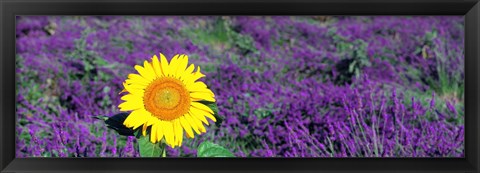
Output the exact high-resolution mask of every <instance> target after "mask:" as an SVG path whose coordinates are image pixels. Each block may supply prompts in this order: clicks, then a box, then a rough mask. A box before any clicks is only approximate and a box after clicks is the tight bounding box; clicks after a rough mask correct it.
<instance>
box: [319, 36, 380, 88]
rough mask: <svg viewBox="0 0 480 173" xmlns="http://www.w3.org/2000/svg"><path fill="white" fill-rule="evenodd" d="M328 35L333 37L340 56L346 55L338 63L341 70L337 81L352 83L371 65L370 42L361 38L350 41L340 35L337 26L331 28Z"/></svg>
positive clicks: (337, 66) (338, 68)
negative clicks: (368, 50) (369, 55)
mask: <svg viewBox="0 0 480 173" xmlns="http://www.w3.org/2000/svg"><path fill="white" fill-rule="evenodd" d="M328 35H329V36H330V37H332V39H333V42H334V44H335V47H336V53H337V54H338V55H340V57H345V58H344V59H342V60H341V61H340V62H338V63H337V65H336V69H337V70H338V71H339V72H340V75H339V76H338V77H337V79H336V83H337V84H344V83H350V82H351V81H352V78H354V77H355V78H359V77H360V75H361V74H362V69H363V68H364V67H368V66H371V62H370V58H369V57H368V56H367V47H368V43H367V42H365V41H364V40H361V39H357V40H354V41H349V39H347V38H345V37H343V36H341V35H338V34H337V33H336V28H331V29H329V31H328Z"/></svg>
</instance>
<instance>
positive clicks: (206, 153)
mask: <svg viewBox="0 0 480 173" xmlns="http://www.w3.org/2000/svg"><path fill="white" fill-rule="evenodd" d="M197 157H235V155H233V154H232V153H231V152H230V151H228V150H227V149H225V148H223V147H222V146H220V145H217V144H214V143H212V142H209V141H205V142H203V143H202V144H200V146H198V149H197Z"/></svg>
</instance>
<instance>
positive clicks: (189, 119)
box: [184, 113, 202, 134]
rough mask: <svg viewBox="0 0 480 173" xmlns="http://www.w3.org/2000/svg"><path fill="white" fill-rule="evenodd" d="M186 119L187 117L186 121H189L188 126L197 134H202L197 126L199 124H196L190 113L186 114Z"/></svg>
mask: <svg viewBox="0 0 480 173" xmlns="http://www.w3.org/2000/svg"><path fill="white" fill-rule="evenodd" d="M184 117H185V120H187V122H188V124H189V125H190V126H191V127H192V129H193V131H195V133H197V134H202V133H201V132H200V131H199V130H198V129H199V128H198V126H197V123H195V120H194V118H193V117H192V116H191V115H190V114H189V113H187V114H185V115H184Z"/></svg>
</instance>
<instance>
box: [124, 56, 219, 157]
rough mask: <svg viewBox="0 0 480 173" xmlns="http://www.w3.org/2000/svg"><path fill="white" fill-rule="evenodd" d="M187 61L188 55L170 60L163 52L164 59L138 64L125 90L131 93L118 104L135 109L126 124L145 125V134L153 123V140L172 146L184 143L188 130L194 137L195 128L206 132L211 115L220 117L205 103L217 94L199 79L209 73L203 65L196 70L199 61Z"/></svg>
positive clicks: (131, 125)
mask: <svg viewBox="0 0 480 173" xmlns="http://www.w3.org/2000/svg"><path fill="white" fill-rule="evenodd" d="M187 65H188V56H187V55H175V56H174V57H173V58H172V59H171V61H170V63H169V62H168V61H167V58H165V56H164V55H163V54H161V53H160V60H159V59H158V57H157V56H156V55H154V56H153V57H152V59H151V62H148V61H144V62H143V66H140V65H135V67H134V68H135V70H136V71H137V72H138V74H129V75H128V79H126V80H125V82H124V83H123V86H124V88H125V89H124V90H123V91H122V92H126V93H127V94H126V95H124V96H122V97H121V100H123V101H124V102H123V103H121V104H120V105H118V107H119V108H120V111H131V113H130V114H129V115H128V117H127V118H126V119H125V121H124V122H123V124H124V125H125V126H126V127H128V128H133V129H137V128H139V127H142V129H141V130H142V135H143V136H146V134H147V129H148V127H151V128H150V141H151V142H152V143H157V142H159V141H164V142H165V143H166V144H167V145H169V146H171V147H172V148H175V147H176V146H181V145H182V140H183V134H184V131H185V134H186V136H187V137H188V138H194V132H195V133H196V134H198V135H200V134H202V133H205V132H206V129H205V127H204V125H203V124H206V125H209V122H208V120H207V118H209V119H211V120H212V121H214V122H216V119H215V117H214V116H213V114H214V112H213V110H212V109H211V108H209V107H208V106H207V105H205V104H204V103H205V101H207V102H215V95H214V94H213V92H212V91H211V90H210V89H208V88H207V85H206V84H205V83H204V82H202V81H197V80H198V79H200V78H202V77H205V75H204V74H202V73H201V72H200V67H199V66H198V67H197V70H196V71H195V72H194V70H195V65H193V64H191V65H189V66H188V67H187Z"/></svg>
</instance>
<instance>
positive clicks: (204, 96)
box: [190, 92, 215, 102]
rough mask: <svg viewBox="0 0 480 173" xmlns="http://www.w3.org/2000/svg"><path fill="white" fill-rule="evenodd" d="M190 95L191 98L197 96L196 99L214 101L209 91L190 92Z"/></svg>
mask: <svg viewBox="0 0 480 173" xmlns="http://www.w3.org/2000/svg"><path fill="white" fill-rule="evenodd" d="M190 97H192V98H197V99H203V100H206V101H209V102H215V98H213V96H212V95H211V94H210V93H204V92H192V93H190Z"/></svg>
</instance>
